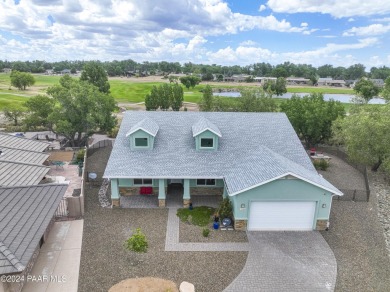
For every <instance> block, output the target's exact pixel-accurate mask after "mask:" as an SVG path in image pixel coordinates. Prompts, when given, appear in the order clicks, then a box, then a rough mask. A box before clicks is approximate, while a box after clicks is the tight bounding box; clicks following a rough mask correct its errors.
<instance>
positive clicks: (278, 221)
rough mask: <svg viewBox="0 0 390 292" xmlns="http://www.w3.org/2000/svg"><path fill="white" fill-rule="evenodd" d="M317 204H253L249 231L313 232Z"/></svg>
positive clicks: (250, 212)
mask: <svg viewBox="0 0 390 292" xmlns="http://www.w3.org/2000/svg"><path fill="white" fill-rule="evenodd" d="M315 210H316V202H252V203H251V205H250V210H249V223H248V230H312V229H313V220H314V214H315Z"/></svg>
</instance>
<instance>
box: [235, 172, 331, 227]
mask: <svg viewBox="0 0 390 292" xmlns="http://www.w3.org/2000/svg"><path fill="white" fill-rule="evenodd" d="M230 200H231V201H232V204H233V210H234V217H235V218H236V219H245V220H248V218H249V208H250V202H251V201H278V200H280V201H283V200H284V201H299V200H301V201H316V202H317V208H316V215H315V217H316V218H315V219H316V220H317V219H326V220H328V219H329V210H330V207H331V201H332V194H331V193H330V192H328V191H325V190H323V189H321V188H319V187H316V186H314V185H312V184H309V183H307V182H305V181H302V180H299V179H279V180H275V181H272V182H270V183H267V184H265V185H262V186H259V187H256V188H253V189H251V190H248V191H246V192H243V193H240V194H237V195H235V196H232V197H230ZM241 204H245V208H241ZM322 204H326V207H325V208H322Z"/></svg>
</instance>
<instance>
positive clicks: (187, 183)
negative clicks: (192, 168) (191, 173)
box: [183, 179, 191, 208]
mask: <svg viewBox="0 0 390 292" xmlns="http://www.w3.org/2000/svg"><path fill="white" fill-rule="evenodd" d="M183 189H184V190H183V208H188V206H189V205H190V203H191V194H190V180H189V179H184V184H183Z"/></svg>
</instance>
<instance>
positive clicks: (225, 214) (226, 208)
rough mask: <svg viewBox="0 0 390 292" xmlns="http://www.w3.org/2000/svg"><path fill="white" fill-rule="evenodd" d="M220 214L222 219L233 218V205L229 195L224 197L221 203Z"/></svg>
mask: <svg viewBox="0 0 390 292" xmlns="http://www.w3.org/2000/svg"><path fill="white" fill-rule="evenodd" d="M218 214H219V216H220V218H221V219H223V218H233V206H232V202H230V200H229V198H228V197H226V198H224V199H223V200H222V202H221V204H220V205H219V209H218Z"/></svg>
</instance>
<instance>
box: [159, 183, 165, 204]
mask: <svg viewBox="0 0 390 292" xmlns="http://www.w3.org/2000/svg"><path fill="white" fill-rule="evenodd" d="M165 197H166V193H165V179H159V180H158V206H159V207H165Z"/></svg>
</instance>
